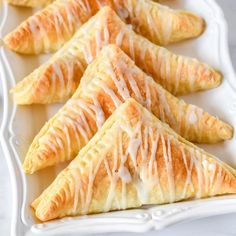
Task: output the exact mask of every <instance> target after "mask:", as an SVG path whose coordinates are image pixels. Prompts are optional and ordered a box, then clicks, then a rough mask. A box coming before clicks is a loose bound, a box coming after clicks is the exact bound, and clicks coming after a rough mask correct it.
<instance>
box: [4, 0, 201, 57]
mask: <svg viewBox="0 0 236 236" xmlns="http://www.w3.org/2000/svg"><path fill="white" fill-rule="evenodd" d="M104 5H107V6H110V7H112V8H113V9H114V10H116V12H117V13H118V14H119V16H120V17H122V19H124V20H125V21H126V22H127V23H130V24H132V25H133V27H134V29H135V30H136V31H137V32H139V33H140V34H142V35H143V36H145V37H147V38H148V39H150V40H151V41H153V42H154V43H157V44H160V45H165V44H168V43H173V42H177V41H181V40H184V39H188V38H192V37H196V36H199V35H200V34H201V33H202V32H203V30H204V28H205V26H204V21H203V19H201V18H200V17H198V16H196V15H194V14H192V13H190V12H186V11H181V10H172V9H170V8H168V7H165V6H162V5H160V4H158V3H154V2H152V1H150V0H95V1H88V0H79V1H78V0H63V1H61V0H57V1H55V2H53V3H52V4H51V5H49V6H48V7H47V8H45V9H42V10H41V11H39V12H37V13H35V14H34V15H33V16H31V17H30V18H28V19H27V20H26V21H24V22H23V23H21V24H20V25H19V26H18V27H17V28H16V29H15V30H13V31H12V32H10V33H9V34H8V35H7V36H6V37H5V39H4V43H5V45H6V46H7V47H8V48H10V49H11V50H13V51H16V52H19V53H23V54H38V53H43V52H52V51H55V50H58V49H60V48H61V47H62V45H63V44H64V43H65V42H66V41H67V40H69V39H70V38H71V37H72V36H73V34H74V33H75V31H76V29H78V28H79V27H80V26H81V25H82V24H83V23H84V22H86V21H87V20H88V19H90V18H91V16H92V15H94V14H96V13H97V11H98V10H99V9H100V8H101V7H102V6H104Z"/></svg>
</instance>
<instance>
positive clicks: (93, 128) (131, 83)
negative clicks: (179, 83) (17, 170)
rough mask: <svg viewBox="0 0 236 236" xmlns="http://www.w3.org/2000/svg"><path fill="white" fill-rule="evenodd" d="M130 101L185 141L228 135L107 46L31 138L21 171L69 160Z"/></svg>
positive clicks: (210, 140)
mask: <svg viewBox="0 0 236 236" xmlns="http://www.w3.org/2000/svg"><path fill="white" fill-rule="evenodd" d="M131 97H132V98H134V99H136V100H137V101H138V102H139V103H141V104H142V105H143V106H145V107H146V108H148V109H149V110H150V111H152V112H153V114H155V115H156V116H157V117H159V118H160V119H161V120H162V121H164V122H166V123H168V124H169V125H170V126H171V127H172V128H173V129H174V130H175V131H176V132H178V133H179V134H181V135H182V136H184V137H185V138H187V139H188V140H191V141H195V142H199V143H203V142H206V143H215V142H218V141H222V140H225V139H229V138H231V137H232V132H233V131H232V128H231V127H230V126H229V125H227V124H225V123H224V122H222V121H220V120H218V119H217V118H215V117H213V116H211V115H209V114H208V113H206V112H204V111H203V110H202V109H200V108H198V107H196V106H194V105H189V104H186V103H185V102H184V101H183V100H179V99H178V98H176V97H174V96H173V95H171V94H170V93H168V92H167V91H166V90H165V89H163V88H162V87H161V86H160V85H158V84H156V83H155V82H154V80H153V79H152V78H151V77H149V76H147V75H146V74H145V73H144V72H143V71H142V70H140V69H139V68H138V67H136V66H135V65H134V63H133V61H132V60H131V59H130V58H129V57H128V56H127V55H126V54H125V53H124V52H122V51H121V50H120V49H119V48H118V47H117V46H114V45H113V46H107V47H105V48H104V49H103V50H102V52H101V55H100V56H99V57H98V58H97V59H96V60H94V62H93V63H92V64H90V65H89V66H88V68H87V70H86V72H85V75H84V77H83V78H82V81H81V85H80V87H79V88H78V89H77V91H76V92H75V94H74V95H73V97H72V98H71V99H70V100H69V101H68V102H67V103H66V105H65V106H64V107H63V108H62V109H61V110H60V111H59V112H58V113H57V114H56V115H55V116H54V117H53V118H52V119H51V120H49V122H48V123H46V124H45V126H44V127H43V128H42V130H41V131H40V132H39V134H38V135H37V136H36V137H35V139H34V141H33V143H32V144H31V146H30V148H29V151H28V153H27V155H26V158H25V161H24V170H25V171H26V172H27V173H33V172H35V171H36V170H39V169H42V168H45V167H47V166H51V165H55V164H56V163H58V162H63V161H65V160H71V159H73V158H74V157H75V156H76V155H77V153H78V152H79V150H80V149H81V148H82V147H83V146H85V145H86V144H87V142H88V141H89V140H90V139H91V138H92V136H93V135H94V134H95V133H96V132H97V130H98V129H100V128H101V127H102V125H103V123H104V122H105V120H106V119H107V118H108V117H109V116H110V115H111V114H112V113H113V112H114V111H115V109H116V108H117V107H119V105H120V104H122V103H123V102H124V101H125V100H127V99H128V98H131Z"/></svg>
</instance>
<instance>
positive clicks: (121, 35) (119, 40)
mask: <svg viewBox="0 0 236 236" xmlns="http://www.w3.org/2000/svg"><path fill="white" fill-rule="evenodd" d="M124 36H125V30H124V29H121V30H120V31H119V33H118V34H117V36H116V40H115V43H116V45H117V46H119V47H120V46H121V45H122V42H123V39H124Z"/></svg>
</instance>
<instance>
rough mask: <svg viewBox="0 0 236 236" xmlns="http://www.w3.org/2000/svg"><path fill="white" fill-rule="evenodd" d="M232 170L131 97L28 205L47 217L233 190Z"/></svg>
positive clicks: (235, 180)
mask: <svg viewBox="0 0 236 236" xmlns="http://www.w3.org/2000/svg"><path fill="white" fill-rule="evenodd" d="M235 174H236V171H235V170H234V169H232V168H231V167H230V166H228V165H227V164H225V163H223V162H222V161H220V160H219V159H217V158H216V157H214V156H212V155H210V154H209V153H207V152H205V151H203V150H202V149H200V148H198V147H196V146H194V145H193V144H191V143H189V142H188V141H186V140H185V139H183V138H181V137H180V136H178V135H177V134H176V133H175V132H174V131H173V130H172V129H170V128H169V126H167V125H165V124H164V123H162V122H161V121H159V120H158V119H157V118H156V117H155V116H154V115H152V114H151V113H150V112H149V111H148V110H146V109H145V108H143V107H142V106H141V105H140V104H138V103H137V102H136V101H135V100H133V99H130V100H127V101H126V102H125V103H124V104H123V105H121V106H120V107H119V108H118V109H117V110H116V112H115V113H114V114H113V115H112V116H111V117H110V118H109V119H108V120H107V121H106V122H105V124H104V125H103V127H102V128H101V129H100V130H99V132H98V133H97V134H96V135H95V136H94V137H93V139H92V140H91V141H90V142H89V143H88V144H87V145H86V146H85V147H84V148H83V149H82V150H81V151H80V153H79V154H78V156H77V157H76V158H75V159H74V160H73V161H72V162H71V163H70V164H69V166H68V167H67V168H65V169H64V170H63V171H62V172H61V173H60V174H59V175H58V176H57V177H56V179H55V180H54V182H53V183H52V184H51V185H50V186H49V187H48V188H47V189H46V190H45V191H44V192H43V193H42V194H41V195H40V196H39V197H38V198H37V199H36V200H35V201H34V202H33V203H32V207H33V208H34V209H35V214H36V217H37V218H38V219H39V220H41V221H48V220H52V219H55V218H61V217H64V216H76V215H85V214H93V213H100V212H108V211H113V210H124V209H129V208H138V207H141V206H142V205H147V204H158V205H159V204H165V203H172V202H177V201H182V200H187V199H198V198H206V197H211V196H216V195H222V194H233V193H236V177H235Z"/></svg>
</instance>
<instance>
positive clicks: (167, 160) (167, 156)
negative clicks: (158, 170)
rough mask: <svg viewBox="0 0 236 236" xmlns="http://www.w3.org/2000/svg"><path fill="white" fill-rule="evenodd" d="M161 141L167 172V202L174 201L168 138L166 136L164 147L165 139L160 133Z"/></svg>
mask: <svg viewBox="0 0 236 236" xmlns="http://www.w3.org/2000/svg"><path fill="white" fill-rule="evenodd" d="M161 142H162V147H163V157H164V160H165V166H166V174H167V179H168V186H169V202H174V200H175V183H174V176H173V169H172V168H173V167H172V157H171V147H170V139H169V138H167V147H166V143H165V139H164V137H163V135H161Z"/></svg>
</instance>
